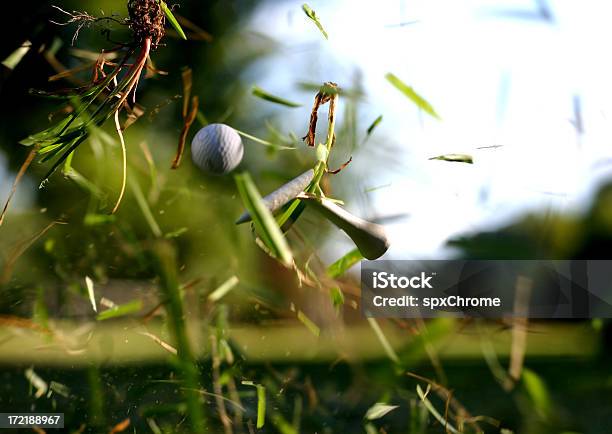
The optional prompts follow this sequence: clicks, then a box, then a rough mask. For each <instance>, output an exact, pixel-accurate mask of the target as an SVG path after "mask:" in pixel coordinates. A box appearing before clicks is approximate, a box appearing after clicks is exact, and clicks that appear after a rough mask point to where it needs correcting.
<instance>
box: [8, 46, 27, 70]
mask: <svg viewBox="0 0 612 434" xmlns="http://www.w3.org/2000/svg"><path fill="white" fill-rule="evenodd" d="M31 48H32V43H31V42H30V41H25V42H24V43H23V44H22V45H21V46H20V47H19V48H17V49H16V50H15V51H13V52H12V53H11V54H10V55H9V56H8V57H7V58H6V59H4V60H3V61H2V65H4V66H5V67H7V68H8V69H10V70H13V69H15V68H16V67H17V65H19V63H21V61H22V60H23V58H24V57H25V56H26V54H28V52H29V51H30V49H31Z"/></svg>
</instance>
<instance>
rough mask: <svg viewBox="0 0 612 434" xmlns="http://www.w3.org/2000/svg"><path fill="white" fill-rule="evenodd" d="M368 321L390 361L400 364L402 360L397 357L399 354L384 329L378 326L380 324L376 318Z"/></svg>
mask: <svg viewBox="0 0 612 434" xmlns="http://www.w3.org/2000/svg"><path fill="white" fill-rule="evenodd" d="M367 320H368V323H369V324H370V327H372V330H373V331H374V334H375V335H376V337H377V338H378V340H379V342H380V344H381V345H382V347H383V349H384V350H385V353H387V357H389V359H390V360H391V361H392V362H394V363H399V362H400V359H399V357H398V356H397V353H396V352H395V350H394V349H393V346H392V345H391V343H390V342H389V340H388V339H387V337H386V336H385V334H384V332H383V331H382V329H381V328H380V326H379V325H378V322H377V321H376V318H367Z"/></svg>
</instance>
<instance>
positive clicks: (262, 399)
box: [242, 381, 266, 429]
mask: <svg viewBox="0 0 612 434" xmlns="http://www.w3.org/2000/svg"><path fill="white" fill-rule="evenodd" d="M242 384H243V385H244V386H252V387H255V388H256V389H257V429H261V428H263V426H264V424H265V421H266V388H265V387H264V386H262V385H261V384H257V383H255V382H253V381H243V382H242Z"/></svg>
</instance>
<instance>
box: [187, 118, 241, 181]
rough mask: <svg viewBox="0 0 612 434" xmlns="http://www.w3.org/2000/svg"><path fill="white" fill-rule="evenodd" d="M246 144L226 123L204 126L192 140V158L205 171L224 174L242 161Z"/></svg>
mask: <svg viewBox="0 0 612 434" xmlns="http://www.w3.org/2000/svg"><path fill="white" fill-rule="evenodd" d="M243 155H244V146H243V145H242V139H241V138H240V135H238V133H237V132H236V130H234V129H233V128H232V127H229V126H227V125H225V124H210V125H207V126H205V127H204V128H202V129H201V130H200V131H198V133H197V134H196V135H195V137H194V138H193V141H192V142H191V158H192V160H193V162H194V164H195V165H196V166H198V167H199V168H200V169H202V170H203V171H204V172H208V173H212V174H215V175H223V174H225V173H229V172H231V171H232V170H234V169H235V168H236V167H237V166H238V165H239V164H240V162H241V161H242V156H243Z"/></svg>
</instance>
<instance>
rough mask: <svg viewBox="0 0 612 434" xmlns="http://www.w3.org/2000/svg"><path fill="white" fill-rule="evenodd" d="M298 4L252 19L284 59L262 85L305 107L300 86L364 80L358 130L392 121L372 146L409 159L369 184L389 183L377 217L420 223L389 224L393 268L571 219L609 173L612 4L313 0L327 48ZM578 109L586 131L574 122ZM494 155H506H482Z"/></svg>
mask: <svg viewBox="0 0 612 434" xmlns="http://www.w3.org/2000/svg"><path fill="white" fill-rule="evenodd" d="M301 4H302V2H301V1H287V2H279V1H269V2H266V3H264V4H263V5H262V6H261V7H260V8H259V9H258V10H257V11H256V13H255V14H254V16H253V18H252V20H251V23H250V26H251V28H252V29H253V30H256V31H259V32H262V33H265V34H266V35H268V36H270V37H272V38H274V39H275V40H278V41H280V42H281V43H282V46H283V47H284V49H283V50H282V52H281V53H280V54H279V55H278V56H275V57H273V58H271V59H266V60H264V61H262V63H261V64H259V65H258V66H257V68H256V74H255V75H253V77H252V78H253V80H254V81H257V84H260V85H261V86H262V87H264V88H265V89H266V90H269V91H270V92H272V93H275V94H279V95H280V94H282V95H288V96H289V97H290V98H299V99H300V100H303V99H304V98H305V97H304V94H303V93H297V92H296V87H295V83H296V82H299V81H308V82H322V81H329V80H332V81H336V82H338V83H340V84H343V83H345V84H349V85H350V84H351V80H352V77H353V75H354V72H355V70H359V71H360V72H361V74H362V78H363V84H364V87H365V90H366V93H367V100H366V101H367V113H362V116H361V121H362V128H365V127H367V125H368V124H369V122H371V121H372V120H373V119H375V118H376V116H377V115H379V114H383V115H384V121H383V123H382V124H381V125H380V127H379V129H378V130H377V131H376V133H375V135H376V136H377V137H378V139H379V140H378V142H377V141H372V142H370V146H376V144H377V143H380V139H383V140H390V141H392V142H393V143H394V145H395V147H396V149H397V150H399V151H400V152H395V153H394V154H393V155H392V157H393V159H394V160H400V162H401V168H400V169H399V170H385V171H382V172H383V174H382V175H381V176H379V177H378V178H376V179H375V180H374V182H373V185H386V184H391V185H390V186H388V187H386V188H381V189H378V190H376V191H374V192H372V193H370V196H371V199H372V201H373V204H374V208H375V209H376V211H377V215H388V214H395V213H408V214H410V218H409V219H406V220H403V221H401V222H398V223H394V224H391V225H390V226H389V227H388V228H389V232H390V234H391V236H392V243H393V244H392V249H391V250H390V252H389V256H390V257H394V258H406V259H410V258H426V257H435V256H437V255H440V254H441V253H442V252H441V250H440V247H441V246H442V245H443V243H444V241H445V240H446V239H447V238H448V237H449V236H451V235H453V234H457V233H464V232H465V231H469V230H477V229H480V228H485V227H491V226H492V225H495V224H500V223H503V222H504V221H507V220H508V219H509V218H511V217H513V216H517V215H519V214H521V213H523V212H526V211H529V210H537V209H551V208H552V209H555V210H565V211H575V210H577V209H580V207H581V206H582V207H583V206H584V204H585V199H587V198H588V197H589V195H590V194H591V193H592V192H593V188H594V186H595V185H596V183H597V182H598V180H601V178H602V177H603V176H604V175H606V174H609V173H610V172H611V170H610V169H611V168H612V165H611V164H607V165H605V164H601V163H602V161H606V160H609V159H611V158H612V134H611V133H612V125H611V124H610V122H609V121H608V119H607V118H608V117H609V116H612V63H611V62H610V56H608V55H607V54H606V53H607V52H608V50H609V46H608V45H609V41H610V40H612V26H610V24H609V21H610V17H612V13H611V12H612V3H610V2H609V1H588V0H586V1H580V2H576V1H570V0H559V1H554V0H549V1H547V2H546V3H544V1H540V2H538V1H534V0H523V1H520V0H515V1H505V2H504V1H497V2H492V1H486V0H480V1H479V0H469V1H456V0H409V1H400V0H395V1H390V0H389V1H383V0H379V1H376V2H371V1H351V0H335V1H311V2H310V3H309V5H310V6H311V7H312V8H313V9H314V10H315V11H316V13H317V15H318V16H319V18H320V19H321V22H322V24H323V26H324V27H325V29H326V31H327V32H328V33H329V41H325V40H324V39H323V37H322V36H321V34H320V33H319V32H318V30H317V29H316V27H315V26H314V24H313V23H312V22H311V21H309V20H308V19H307V18H306V17H305V15H304V14H303V12H302V11H301ZM540 5H543V6H548V9H549V11H550V16H551V18H550V19H549V20H546V19H543V18H542V16H541V15H540V12H539V8H540ZM413 21H415V23H413V24H408V25H404V26H398V24H400V23H410V22H413ZM271 23H274V24H273V25H271ZM329 58H333V59H334V60H332V61H329V60H326V59H329ZM387 72H392V73H394V74H395V75H396V76H398V77H399V78H401V79H402V80H403V81H404V82H405V83H407V84H408V85H410V86H412V87H414V89H415V90H416V91H417V92H418V93H419V94H421V95H422V96H423V97H424V98H426V99H427V100H428V101H429V102H430V103H431V104H432V105H433V106H434V108H435V109H436V111H437V112H438V113H439V114H440V116H441V118H442V120H441V121H438V120H435V119H433V118H429V117H427V115H425V114H420V113H419V111H418V109H417V108H416V107H415V106H414V105H412V103H411V102H410V101H409V100H408V99H406V98H405V97H404V96H403V95H402V94H401V93H400V92H398V91H397V90H396V89H395V88H393V87H392V86H391V85H390V84H389V83H388V82H387V81H386V79H385V74H386V73H387ZM247 75H248V74H247ZM292 91H293V93H291V92H292ZM575 100H577V101H578V104H579V106H580V110H581V119H582V124H583V130H584V132H583V133H582V134H578V133H577V130H576V128H575V127H574V126H573V124H572V121H573V120H574V119H575ZM300 115H303V113H300ZM289 116H293V114H290V115H289ZM302 118H303V116H298V117H296V119H295V121H296V123H297V125H300V123H303V119H302ZM492 145H502V147H500V148H497V149H484V150H478V149H476V148H478V147H483V146H492ZM444 153H468V154H472V155H473V156H474V160H475V164H474V165H473V166H470V165H466V164H460V163H445V162H438V161H428V158H429V157H432V156H435V155H440V154H444ZM362 155H363V154H362ZM610 162H612V160H610ZM595 164H598V166H597V167H598V168H597V169H595V168H594V165H595ZM356 166H357V167H359V166H358V163H357V164H356ZM354 170H355V169H354ZM373 185H371V186H373ZM483 198H485V200H483ZM348 206H349V208H351V209H353V210H354V211H356V212H359V211H360V210H359V208H358V207H355V206H351V204H349V205H348Z"/></svg>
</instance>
